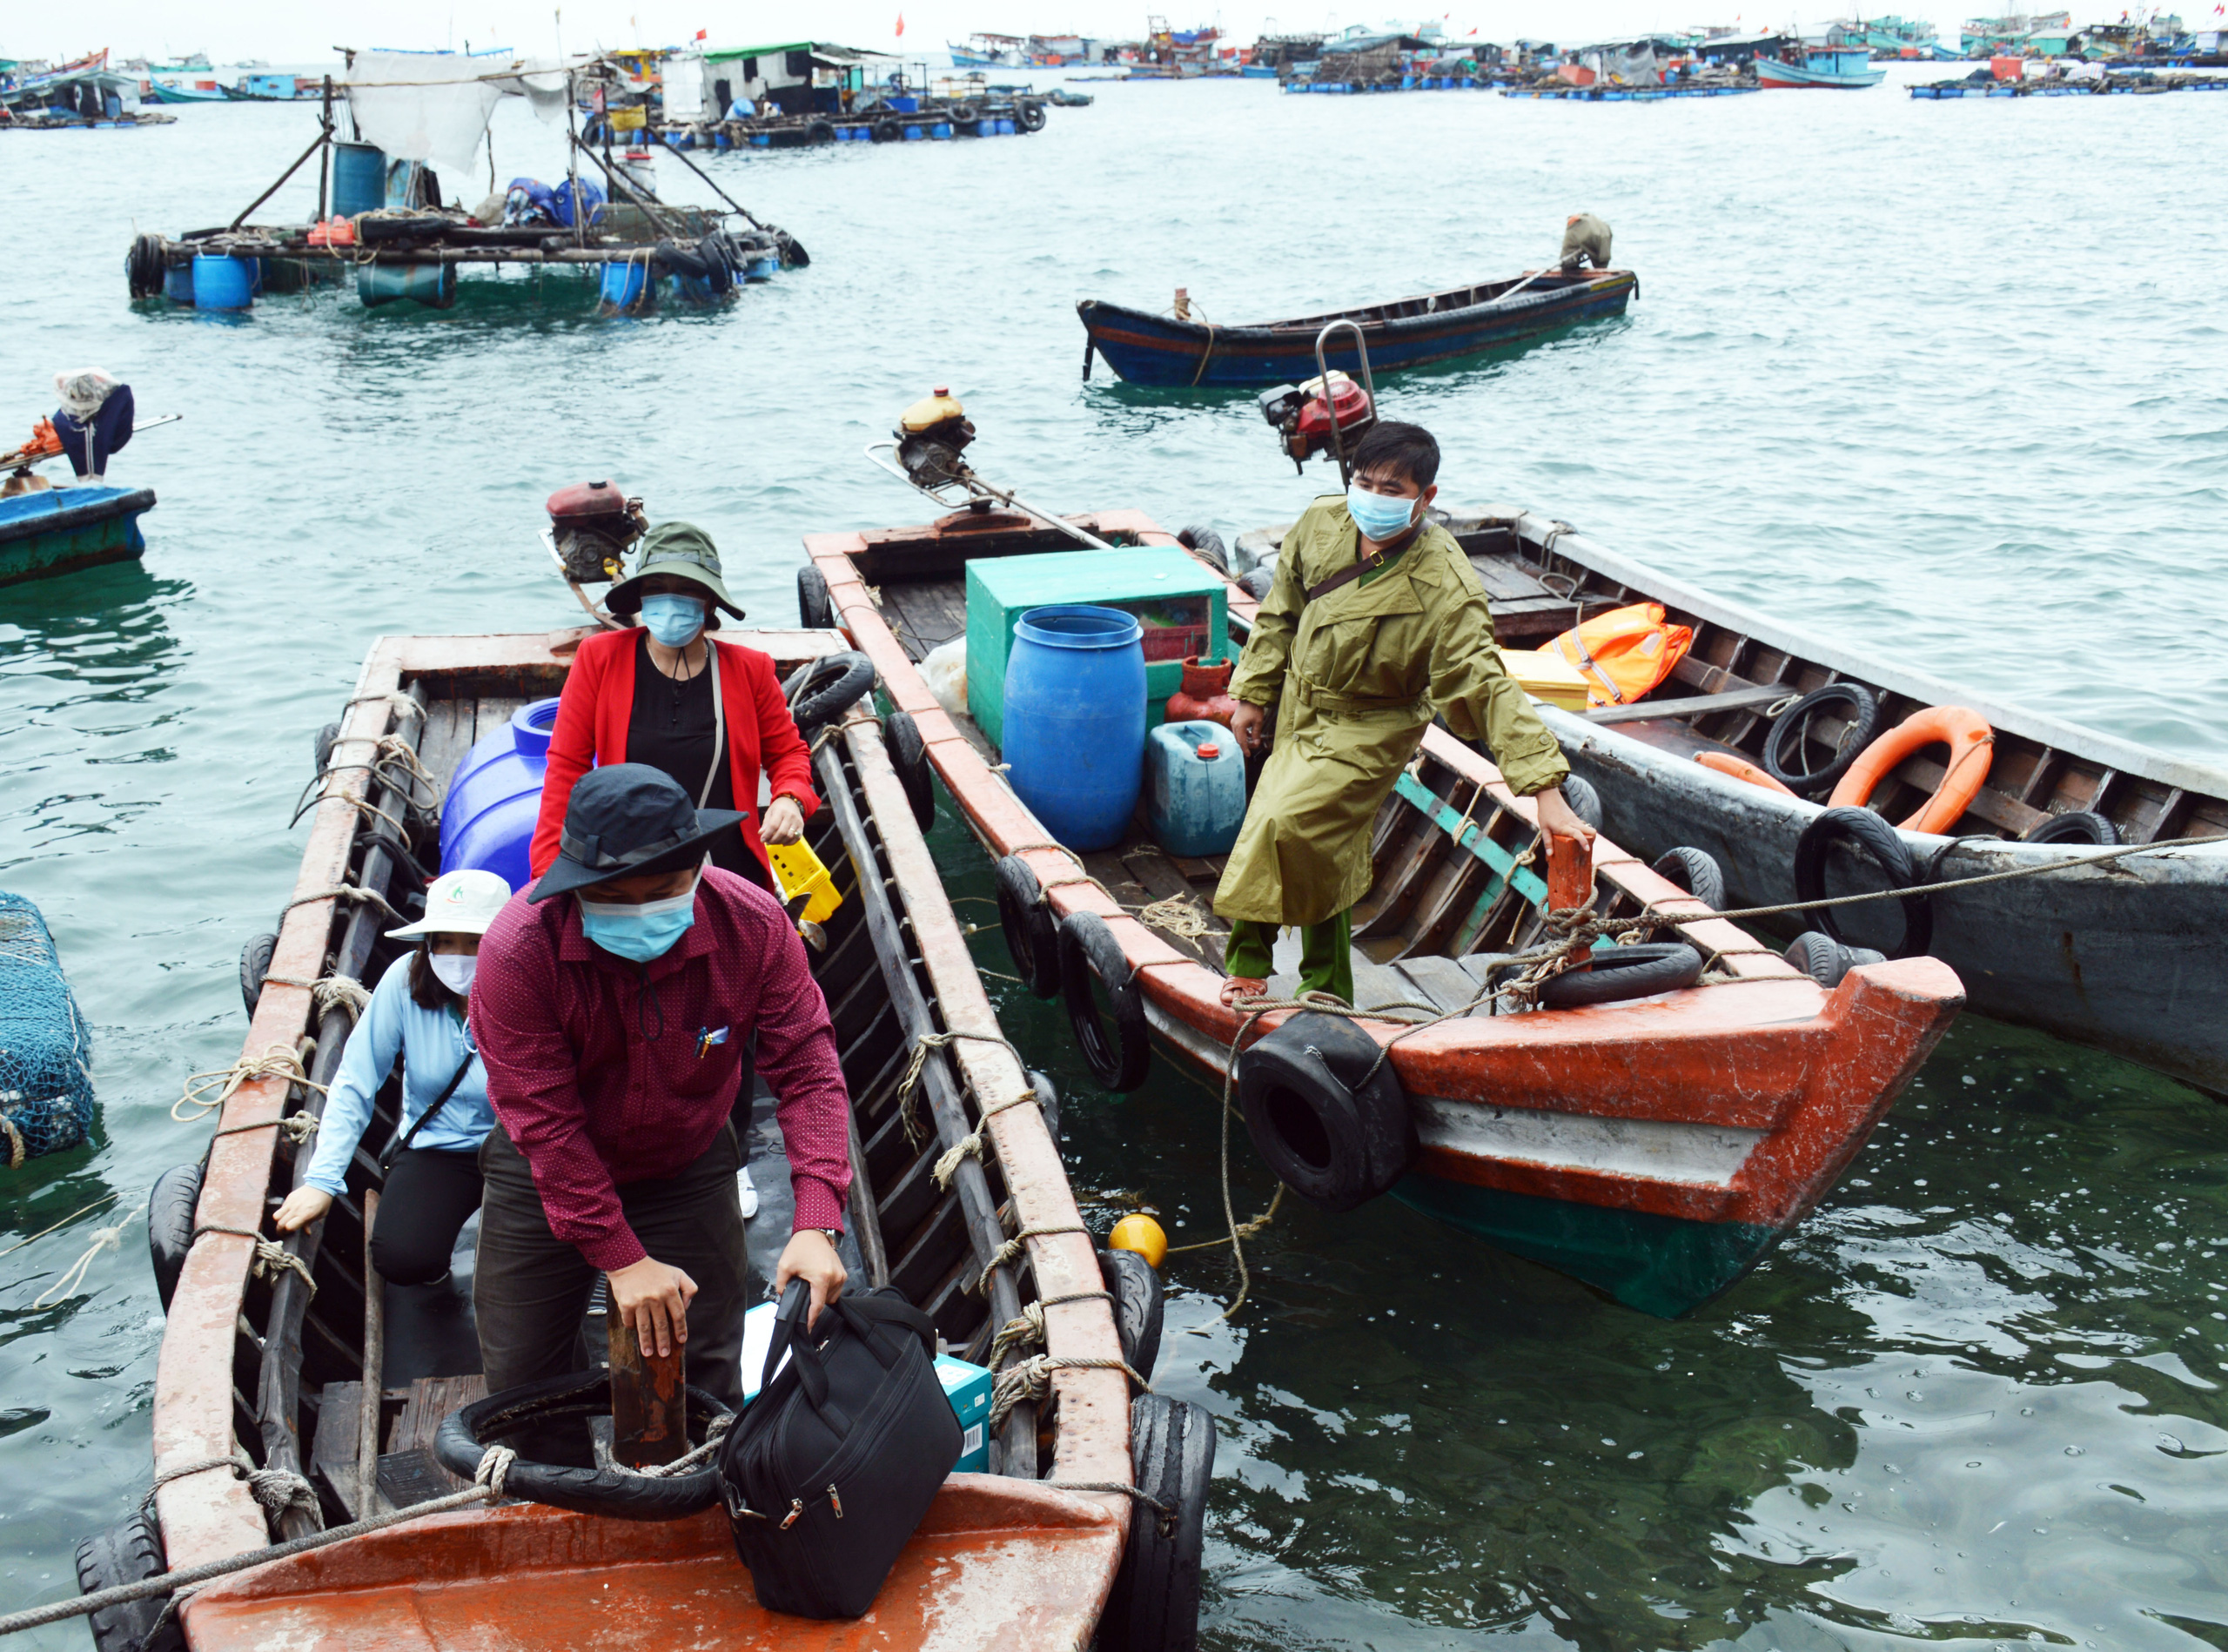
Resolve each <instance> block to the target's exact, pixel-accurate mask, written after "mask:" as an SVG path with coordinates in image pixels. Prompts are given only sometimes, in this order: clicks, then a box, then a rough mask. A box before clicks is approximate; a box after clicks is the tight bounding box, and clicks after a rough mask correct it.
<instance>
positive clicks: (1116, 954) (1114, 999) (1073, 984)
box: [1059, 912, 1152, 1095]
mask: <svg viewBox="0 0 2228 1652" xmlns="http://www.w3.org/2000/svg"><path fill="white" fill-rule="evenodd" d="M1059 958H1060V986H1061V990H1062V991H1064V993H1065V994H1066V995H1067V1001H1068V1025H1069V1026H1070V1028H1072V1029H1073V1030H1074V1032H1075V1035H1076V1044H1077V1046H1078V1047H1079V1048H1080V1049H1081V1050H1082V1051H1083V1058H1084V1061H1085V1063H1087V1064H1089V1065H1090V1068H1091V1077H1093V1078H1096V1079H1097V1080H1098V1082H1099V1083H1100V1084H1101V1085H1104V1086H1105V1088H1107V1089H1109V1090H1111V1091H1114V1092H1115V1094H1117V1095H1127V1094H1129V1092H1130V1091H1132V1090H1135V1089H1136V1088H1137V1086H1138V1085H1142V1084H1143V1083H1144V1081H1145V1071H1146V1069H1147V1068H1149V1067H1150V1066H1151V1064H1152V1046H1151V1044H1149V1043H1148V1042H1147V1041H1146V1038H1145V1002H1144V994H1143V993H1141V992H1140V991H1137V982H1136V981H1135V980H1134V979H1133V978H1132V977H1131V974H1130V960H1129V959H1128V958H1126V957H1124V956H1123V953H1122V944H1121V943H1120V942H1119V941H1117V940H1116V939H1115V938H1114V931H1113V930H1110V929H1108V928H1107V927H1106V920H1105V919H1104V918H1103V917H1099V916H1098V915H1097V913H1096V912H1070V913H1069V914H1068V916H1067V917H1065V918H1064V919H1063V920H1062V922H1061V923H1060V949H1059ZM1094 981H1096V982H1097V984H1098V987H1099V989H1100V990H1102V991H1104V993H1105V994H1106V999H1107V1004H1108V1006H1109V1008H1110V1009H1111V1011H1112V1014H1113V1023H1114V1025H1113V1038H1112V1041H1111V1043H1110V1042H1109V1041H1108V1038H1107V1027H1106V1021H1105V1019H1104V1017H1101V1016H1100V1014H1099V1013H1098V1004H1097V998H1096V997H1094V995H1093V993H1092V991H1091V984H1092V983H1093V982H1094Z"/></svg>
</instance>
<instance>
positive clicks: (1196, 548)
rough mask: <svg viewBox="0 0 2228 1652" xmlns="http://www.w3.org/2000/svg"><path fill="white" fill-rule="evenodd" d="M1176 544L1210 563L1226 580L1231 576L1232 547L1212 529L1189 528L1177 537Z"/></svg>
mask: <svg viewBox="0 0 2228 1652" xmlns="http://www.w3.org/2000/svg"><path fill="white" fill-rule="evenodd" d="M1176 542H1177V543H1178V545H1181V546H1182V547H1184V549H1185V550H1187V551H1189V552H1191V554H1193V555H1194V556H1197V557H1198V558H1199V559H1200V561H1204V562H1206V563H1208V564H1209V565H1210V566H1211V567H1213V568H1214V570H1215V571H1216V572H1217V573H1218V574H1221V575H1223V577H1224V578H1225V579H1227V578H1228V577H1229V576H1230V547H1228V546H1227V545H1225V544H1224V543H1223V539H1222V535H1221V534H1218V533H1216V532H1215V531H1214V529H1212V528H1211V527H1187V528H1185V529H1184V531H1183V532H1182V533H1180V534H1178V535H1177V536H1176Z"/></svg>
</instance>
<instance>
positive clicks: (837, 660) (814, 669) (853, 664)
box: [792, 648, 874, 740]
mask: <svg viewBox="0 0 2228 1652" xmlns="http://www.w3.org/2000/svg"><path fill="white" fill-rule="evenodd" d="M873 687H874V661H871V660H869V659H868V658H867V657H866V655H863V654H855V653H853V652H851V651H850V650H849V649H848V648H846V649H844V650H842V652H840V653H837V654H823V655H821V656H820V658H818V659H817V660H815V661H813V662H812V664H811V665H810V666H809V668H807V671H806V675H805V680H804V687H803V688H802V689H800V690H799V691H798V693H797V697H796V704H795V707H794V708H793V709H792V715H794V716H795V718H796V723H797V732H798V733H799V734H801V735H804V736H805V738H806V739H808V740H809V739H810V738H811V737H812V735H813V734H814V732H815V730H817V729H822V728H824V727H825V726H826V725H828V724H829V723H831V722H835V721H836V718H838V717H840V716H842V715H843V714H844V713H845V712H847V711H849V709H850V708H852V707H853V706H855V705H856V704H857V703H858V702H859V696H860V695H863V694H865V693H866V692H867V690H868V689H869V688H873Z"/></svg>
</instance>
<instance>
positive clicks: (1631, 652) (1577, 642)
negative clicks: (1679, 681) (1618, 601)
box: [1547, 602, 1694, 706]
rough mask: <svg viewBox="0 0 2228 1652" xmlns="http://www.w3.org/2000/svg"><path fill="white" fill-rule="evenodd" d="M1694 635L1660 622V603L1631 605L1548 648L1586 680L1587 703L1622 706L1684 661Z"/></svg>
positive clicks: (1596, 619) (1612, 611)
mask: <svg viewBox="0 0 2228 1652" xmlns="http://www.w3.org/2000/svg"><path fill="white" fill-rule="evenodd" d="M1693 645H1694V632H1693V630H1692V629H1691V628H1688V627H1687V626H1683V625H1668V624H1666V623H1665V622H1664V617H1663V604H1661V602H1635V603H1634V604H1632V605H1631V606H1630V607H1629V608H1611V609H1610V610H1609V611H1608V612H1607V614H1596V615H1595V616H1594V618H1593V619H1590V620H1588V621H1586V623H1585V624H1583V625H1581V626H1579V627H1577V628H1575V629H1573V630H1569V631H1566V632H1564V633H1563V634H1562V635H1560V636H1559V637H1557V638H1556V639H1555V640H1554V641H1553V642H1551V643H1549V644H1548V645H1547V646H1548V647H1549V648H1553V649H1554V651H1555V652H1556V653H1558V654H1560V655H1562V657H1563V658H1564V659H1566V660H1567V661H1570V663H1571V664H1572V665H1573V666H1574V667H1575V668H1577V670H1578V673H1579V675H1580V676H1582V677H1584V678H1585V679H1586V686H1587V696H1586V702H1587V704H1588V705H1592V706H1607V705H1624V704H1627V703H1628V702H1632V701H1634V700H1637V699H1639V698H1641V695H1645V694H1647V693H1648V690H1649V689H1651V688H1654V687H1655V685H1656V684H1657V683H1659V682H1662V681H1663V679H1664V678H1666V677H1668V676H1669V675H1671V668H1672V667H1674V666H1675V665H1677V664H1678V663H1679V661H1681V660H1682V659H1684V658H1686V655H1687V650H1688V648H1691V647H1692V646H1693Z"/></svg>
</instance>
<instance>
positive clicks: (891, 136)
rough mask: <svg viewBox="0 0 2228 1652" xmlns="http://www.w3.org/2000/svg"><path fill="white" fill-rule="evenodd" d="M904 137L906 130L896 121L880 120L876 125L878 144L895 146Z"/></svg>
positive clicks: (875, 132) (875, 139) (875, 133)
mask: <svg viewBox="0 0 2228 1652" xmlns="http://www.w3.org/2000/svg"><path fill="white" fill-rule="evenodd" d="M904 136H905V128H904V127H903V126H902V125H900V124H898V123H897V122H896V121H894V120H878V121H876V122H875V124H874V141H875V142H876V143H877V144H895V143H897V142H899V141H900V140H902V139H903V138H904Z"/></svg>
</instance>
